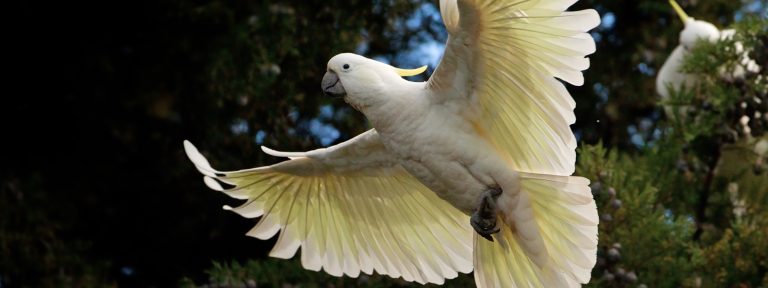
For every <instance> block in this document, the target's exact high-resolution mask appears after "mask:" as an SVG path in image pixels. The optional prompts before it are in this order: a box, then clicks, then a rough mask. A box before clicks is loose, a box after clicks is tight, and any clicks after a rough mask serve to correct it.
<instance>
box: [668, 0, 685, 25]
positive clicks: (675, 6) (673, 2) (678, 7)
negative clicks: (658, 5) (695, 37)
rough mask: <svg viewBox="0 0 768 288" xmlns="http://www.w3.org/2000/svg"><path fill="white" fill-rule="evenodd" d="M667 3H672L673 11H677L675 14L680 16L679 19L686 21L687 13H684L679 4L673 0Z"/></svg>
mask: <svg viewBox="0 0 768 288" xmlns="http://www.w3.org/2000/svg"><path fill="white" fill-rule="evenodd" d="M669 4H670V5H672V8H674V9H675V12H677V15H678V16H680V19H681V20H683V23H685V22H688V14H685V11H683V8H680V5H678V4H677V2H675V0H669Z"/></svg>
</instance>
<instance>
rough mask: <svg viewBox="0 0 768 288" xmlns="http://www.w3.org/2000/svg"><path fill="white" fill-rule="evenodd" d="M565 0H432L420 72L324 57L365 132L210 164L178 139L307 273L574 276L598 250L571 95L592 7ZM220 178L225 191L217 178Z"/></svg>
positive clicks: (573, 280)
mask: <svg viewBox="0 0 768 288" xmlns="http://www.w3.org/2000/svg"><path fill="white" fill-rule="evenodd" d="M574 2H576V1H575V0H547V1H538V0H533V1H499V0H441V1H440V12H441V15H442V17H443V21H444V23H445V25H446V28H447V29H448V35H449V37H448V41H447V44H446V51H445V53H444V55H443V58H442V60H441V62H440V64H439V66H438V67H437V69H436V70H435V72H434V74H433V75H432V76H431V78H430V79H429V80H428V81H426V82H410V81H407V80H405V79H403V78H402V76H410V75H415V74H419V73H421V72H423V71H424V70H425V68H420V69H413V70H405V69H398V68H395V67H392V66H390V65H387V64H384V63H381V62H377V61H374V60H371V59H368V58H365V57H362V56H358V55H354V54H348V53H345V54H340V55H337V56H335V57H333V58H331V60H330V61H329V62H328V66H327V73H326V74H325V76H324V77H323V79H322V89H323V91H324V93H325V94H327V95H331V96H336V97H341V98H343V99H344V101H346V102H347V103H349V104H350V105H351V106H352V107H354V108H355V109H357V110H358V111H360V112H362V113H363V114H364V115H365V117H366V118H367V119H368V120H369V121H370V123H371V124H372V126H373V129H371V130H369V131H367V132H365V133H363V134H360V135H358V136H357V137H354V138H352V139H350V140H348V141H346V142H343V143H340V144H338V145H335V146H331V147H328V148H322V149H317V150H312V151H308V152H278V151H274V150H271V149H268V148H266V147H263V150H264V152H265V153H267V154H270V155H274V156H278V157H287V158H290V159H289V160H287V161H284V162H281V163H278V164H275V165H271V166H265V167H258V168H253V169H247V170H241V171H233V172H221V171H217V170H214V169H213V168H211V166H210V165H209V163H208V161H207V160H206V159H205V158H204V157H203V156H202V155H201V154H200V153H199V152H198V150H197V149H196V148H195V147H194V146H192V144H190V143H189V142H185V143H184V145H185V149H186V151H187V155H188V156H189V158H190V159H191V160H192V162H193V163H194V164H195V166H196V167H197V168H198V170H200V172H202V173H203V174H204V175H205V176H204V181H205V183H206V184H207V185H208V186H209V187H210V188H212V189H214V190H218V191H222V192H224V193H226V194H228V195H230V196H232V197H235V198H238V199H244V200H246V201H245V203H244V204H243V205H242V206H239V207H236V208H231V207H225V209H230V210H233V211H235V212H237V213H239V214H240V215H242V216H245V217H251V218H252V217H261V220H260V221H259V223H258V224H257V225H256V226H255V227H254V228H253V229H252V230H251V231H249V232H248V234H247V235H250V236H253V237H257V238H259V239H269V238H271V237H273V236H275V235H276V234H277V233H278V232H279V233H280V236H279V238H278V240H277V243H276V244H275V247H274V249H273V250H272V251H271V253H270V255H271V256H273V257H278V258H291V257H293V256H294V255H295V254H296V252H297V251H298V249H299V248H301V263H302V265H303V266H304V268H306V269H310V270H315V271H317V270H320V269H322V270H324V271H325V272H327V273H329V274H331V275H335V276H341V275H347V276H350V277H357V276H358V275H359V274H360V273H361V272H362V273H366V274H371V273H373V272H374V271H375V272H377V273H379V274H384V275H389V276H391V277H396V278H397V277H402V278H403V279H405V280H406V281H415V282H418V283H427V282H429V283H436V284H442V283H443V282H444V280H445V279H450V278H454V277H456V276H457V275H458V273H459V272H461V273H469V272H472V271H473V270H474V275H475V281H476V283H477V286H478V287H576V286H579V283H587V282H588V281H589V279H590V276H591V270H592V268H593V266H594V265H595V261H596V251H597V225H598V217H597V209H596V206H595V202H594V200H593V198H592V194H591V192H590V189H589V186H588V184H589V181H588V180H587V179H585V178H582V177H573V176H570V175H571V174H572V173H573V172H574V166H575V160H576V154H575V148H576V139H575V137H574V134H573V133H572V132H571V130H570V127H569V125H570V124H572V123H574V121H575V116H574V113H573V109H574V107H575V102H574V100H573V99H572V98H571V96H570V94H569V93H568V91H567V90H566V88H565V86H564V84H563V83H562V82H560V81H558V80H557V79H556V78H559V79H560V80H563V81H565V82H568V83H571V84H574V85H582V84H583V82H584V78H583V75H582V71H583V70H585V69H587V68H588V67H589V59H587V58H586V57H585V56H586V55H589V54H591V53H593V52H594V51H595V43H594V40H593V39H592V37H591V36H590V34H588V33H587V31H588V30H590V29H592V28H594V27H595V26H597V25H598V24H599V22H600V17H599V16H598V15H597V13H596V12H595V11H594V10H591V9H590V10H581V11H572V12H569V11H565V10H566V9H567V8H568V7H569V6H571V5H572V4H573V3H574ZM222 183H223V184H227V186H229V188H225V187H223V185H222Z"/></svg>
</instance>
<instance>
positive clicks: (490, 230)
mask: <svg viewBox="0 0 768 288" xmlns="http://www.w3.org/2000/svg"><path fill="white" fill-rule="evenodd" d="M501 192H502V191H501V189H500V188H495V187H493V188H490V189H488V190H487V191H485V192H484V195H483V196H482V202H481V203H480V205H479V206H480V207H478V209H477V211H475V212H474V213H472V217H471V218H470V221H469V222H470V224H472V228H474V229H475V231H476V232H477V234H479V235H480V236H482V237H483V238H485V239H486V240H488V241H491V242H493V237H491V235H493V234H495V233H498V232H499V231H500V229H499V228H497V227H496V203H495V200H496V198H497V197H499V195H501Z"/></svg>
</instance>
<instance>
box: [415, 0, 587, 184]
mask: <svg viewBox="0 0 768 288" xmlns="http://www.w3.org/2000/svg"><path fill="white" fill-rule="evenodd" d="M440 2H441V12H442V13H443V15H447V16H448V17H449V18H450V21H446V25H449V26H448V31H449V41H448V44H447V50H446V53H445V56H444V58H443V60H442V61H441V63H440V65H439V66H438V68H437V70H436V71H435V74H434V75H433V76H432V78H431V79H430V87H431V88H432V90H433V91H436V92H437V93H436V94H438V95H454V94H458V98H460V99H459V100H462V101H467V102H468V103H469V104H470V106H473V110H474V112H473V113H471V114H472V115H470V116H469V117H468V118H469V119H468V120H470V121H471V122H475V123H477V124H478V125H476V126H479V127H483V130H484V131H482V132H479V133H478V134H480V135H481V136H483V137H485V138H487V140H488V141H489V142H490V143H491V144H492V145H493V146H494V147H495V149H496V150H497V151H498V153H499V154H500V155H501V156H502V157H504V158H505V159H506V160H507V161H508V162H509V163H510V165H511V166H512V168H513V169H515V170H518V171H523V172H532V173H545V174H553V175H571V174H572V173H573V172H574V168H575V160H576V153H575V148H576V138H575V137H574V135H573V132H572V131H571V129H570V124H573V123H574V122H575V120H576V118H575V115H574V114H573V109H574V107H575V105H576V104H575V102H574V101H573V98H572V97H571V96H570V94H569V93H568V91H567V90H566V89H565V87H564V85H563V84H562V83H561V82H559V81H558V80H556V79H555V78H559V79H561V80H563V81H566V82H569V83H571V84H574V85H582V84H583V82H584V78H583V76H582V73H581V71H582V70H585V69H587V68H588V67H589V59H587V58H585V56H586V55H588V54H591V53H593V52H594V51H595V43H594V40H593V39H592V37H591V36H590V35H589V34H588V33H586V31H587V30H589V29H591V28H593V27H595V26H596V25H598V24H599V22H600V19H599V16H598V15H597V13H596V12H595V11H594V10H582V11H575V12H564V11H563V10H564V9H565V8H567V7H568V6H570V5H571V4H573V3H574V2H575V1H572V0H569V1H555V0H548V1H541V0H519V1H491V0H476V1H469V0H463V1H462V0H460V1H456V0H442V1H440ZM451 7H453V8H452V9H451ZM456 10H458V11H456ZM456 15H459V16H458V17H457V16H456ZM457 83H460V84H457ZM462 85H463V87H457V86H462ZM446 91H449V92H446ZM444 97H451V96H444ZM461 98H463V99H461Z"/></svg>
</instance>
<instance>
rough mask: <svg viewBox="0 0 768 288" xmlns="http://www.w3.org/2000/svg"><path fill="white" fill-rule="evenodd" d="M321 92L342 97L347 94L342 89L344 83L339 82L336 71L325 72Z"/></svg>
mask: <svg viewBox="0 0 768 288" xmlns="http://www.w3.org/2000/svg"><path fill="white" fill-rule="evenodd" d="M322 88H323V93H325V95H327V96H334V97H344V96H346V95H347V91H346V90H344V85H342V84H341V81H340V80H339V76H338V75H336V72H333V71H328V72H325V76H323V82H322Z"/></svg>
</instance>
